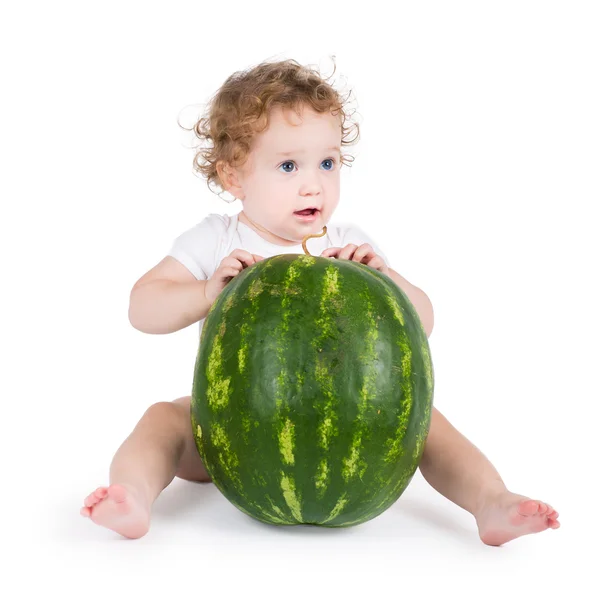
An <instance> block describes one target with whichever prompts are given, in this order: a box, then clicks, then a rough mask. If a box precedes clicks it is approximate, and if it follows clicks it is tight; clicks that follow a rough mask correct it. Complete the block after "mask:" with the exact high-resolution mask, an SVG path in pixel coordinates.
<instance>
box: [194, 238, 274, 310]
mask: <svg viewBox="0 0 600 600" xmlns="http://www.w3.org/2000/svg"><path fill="white" fill-rule="evenodd" d="M263 259H264V256H259V255H258V254H250V252H246V250H242V249H241V248H236V249H235V250H234V251H233V252H231V254H230V255H229V256H226V257H225V258H224V259H223V260H222V261H221V263H220V264H219V266H218V267H217V270H216V271H215V272H214V273H213V274H212V277H211V278H210V279H209V280H208V281H207V282H206V287H205V288H204V293H205V295H206V299H207V300H208V301H209V302H210V303H211V304H212V303H213V302H214V301H215V300H216V299H217V296H218V295H219V294H220V293H221V291H222V290H223V288H224V287H225V286H226V285H227V284H228V283H229V282H230V281H231V280H232V279H233V278H234V277H235V276H236V275H238V274H239V273H241V272H242V270H243V269H245V268H246V267H250V266H251V265H253V264H255V263H257V262H259V261H261V260H263Z"/></svg>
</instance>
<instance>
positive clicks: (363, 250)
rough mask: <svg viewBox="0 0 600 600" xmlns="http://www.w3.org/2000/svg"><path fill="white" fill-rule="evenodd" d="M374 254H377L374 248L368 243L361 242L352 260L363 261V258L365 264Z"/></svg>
mask: <svg viewBox="0 0 600 600" xmlns="http://www.w3.org/2000/svg"><path fill="white" fill-rule="evenodd" d="M374 256H377V254H375V250H373V248H372V247H371V245H370V244H361V245H360V246H359V247H358V249H357V250H356V252H355V253H354V256H353V257H352V260H354V261H356V262H363V260H364V259H366V260H364V262H365V264H368V262H369V261H370V260H371V259H372V258H373V257H374Z"/></svg>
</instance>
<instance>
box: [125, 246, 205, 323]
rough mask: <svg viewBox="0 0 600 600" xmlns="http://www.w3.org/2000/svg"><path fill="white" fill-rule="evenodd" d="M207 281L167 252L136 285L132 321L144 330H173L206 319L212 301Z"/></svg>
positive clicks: (131, 296) (131, 307) (133, 290)
mask: <svg viewBox="0 0 600 600" xmlns="http://www.w3.org/2000/svg"><path fill="white" fill-rule="evenodd" d="M206 282H207V280H198V279H196V277H194V275H192V273H190V271H188V269H187V268H186V267H184V266H183V265H182V264H181V263H180V262H179V261H178V260H176V259H174V258H173V257H172V256H165V258H163V259H162V260H161V261H160V262H159V263H158V264H157V265H156V266H155V267H153V268H152V269H150V271H148V272H147V273H146V274H145V275H143V276H142V277H141V278H140V279H139V280H138V281H137V282H136V283H135V285H134V286H133V288H132V290H131V294H130V298H129V322H130V323H131V324H132V325H133V326H134V327H135V328H136V329H138V330H139V331H143V332H144V333H173V332H175V331H179V330H180V329H183V328H185V327H188V325H191V324H192V323H196V322H198V321H200V320H201V319H204V317H206V315H207V314H208V311H209V310H210V307H211V304H212V302H209V300H208V299H207V298H206V294H205V292H204V288H205V287H206Z"/></svg>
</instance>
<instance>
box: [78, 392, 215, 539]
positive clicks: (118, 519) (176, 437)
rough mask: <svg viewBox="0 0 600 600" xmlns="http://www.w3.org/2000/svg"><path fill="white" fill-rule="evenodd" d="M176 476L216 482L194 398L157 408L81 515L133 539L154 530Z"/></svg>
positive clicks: (150, 411) (130, 439)
mask: <svg viewBox="0 0 600 600" xmlns="http://www.w3.org/2000/svg"><path fill="white" fill-rule="evenodd" d="M175 476H178V477H181V478H182V479H187V480H189V481H201V482H208V481H211V479H210V477H209V475H208V473H207V472H206V469H205V468H204V465H203V464H202V460H201V458H200V455H199V454H198V451H197V449H196V443H195V440H194V436H193V433H192V426H191V422H190V396H185V397H183V398H178V399H177V400H175V401H173V402H158V403H157V404H153V405H152V406H151V407H150V408H149V409H148V410H147V411H146V412H145V413H144V415H143V416H142V418H141V419H140V421H139V422H138V424H137V425H136V427H135V429H134V430H133V431H132V432H131V434H130V435H129V437H128V438H127V439H126V440H125V441H124V442H123V443H122V444H121V446H120V448H119V449H118V450H117V453H116V454H115V456H114V458H113V460H112V463H111V465H110V476H109V477H110V485H109V487H100V488H98V489H97V490H96V491H95V492H92V494H90V495H89V496H88V497H87V498H86V499H85V501H84V504H85V506H84V507H83V508H82V509H81V514H82V515H83V516H85V517H90V518H91V519H92V521H94V523H97V524H98V525H103V526H104V527H108V528H109V529H112V530H114V531H116V532H118V533H120V534H121V535H124V536H125V537H129V538H139V537H142V536H143V535H144V534H146V532H147V531H148V529H149V527H150V509H151V507H152V504H153V503H154V501H155V500H156V498H157V497H158V495H159V494H160V492H162V490H163V489H164V488H165V487H167V485H169V483H171V481H172V480H173V478H174V477H175Z"/></svg>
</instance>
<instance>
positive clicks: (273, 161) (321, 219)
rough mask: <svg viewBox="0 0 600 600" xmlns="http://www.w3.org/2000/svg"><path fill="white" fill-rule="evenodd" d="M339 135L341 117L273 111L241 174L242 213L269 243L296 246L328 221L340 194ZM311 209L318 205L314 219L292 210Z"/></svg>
mask: <svg viewBox="0 0 600 600" xmlns="http://www.w3.org/2000/svg"><path fill="white" fill-rule="evenodd" d="M341 137H342V130H341V121H340V117H339V115H337V116H332V115H331V114H330V113H329V112H327V113H323V114H319V113H316V112H314V111H313V110H312V109H311V108H308V107H305V108H304V109H303V112H302V117H298V115H297V114H296V113H295V112H294V111H290V110H287V111H286V112H285V113H284V112H283V110H282V109H281V107H276V108H275V109H273V111H272V112H271V115H270V123H269V127H268V128H267V129H266V130H265V131H263V132H261V133H259V134H257V135H256V137H255V138H254V140H253V146H252V151H251V153H250V155H249V157H248V160H247V162H246V163H245V164H244V166H243V168H242V169H241V171H240V174H239V181H240V186H241V188H242V193H241V196H242V198H241V199H242V200H243V211H244V213H245V214H246V215H247V216H248V217H249V218H250V219H251V220H252V221H254V223H256V224H258V225H260V226H261V227H262V228H264V229H266V230H267V231H268V232H269V233H270V234H271V235H269V237H270V240H269V241H271V242H273V243H276V244H280V245H286V244H288V245H292V244H298V243H301V242H302V240H303V239H304V238H305V237H306V236H307V235H309V234H311V233H320V232H321V231H322V230H323V226H324V225H326V224H327V223H328V221H329V219H330V217H331V215H332V214H333V212H334V211H335V208H336V206H337V204H338V202H339V196H340V167H341V163H340V147H341V146H340V142H341ZM282 153H288V154H287V155H284V154H282ZM309 207H316V208H317V209H318V212H316V213H315V215H316V218H314V219H312V220H303V219H302V218H300V217H298V216H297V215H295V214H294V212H295V211H298V210H302V209H305V208H309Z"/></svg>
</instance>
